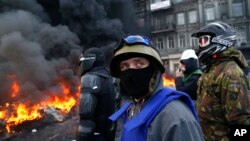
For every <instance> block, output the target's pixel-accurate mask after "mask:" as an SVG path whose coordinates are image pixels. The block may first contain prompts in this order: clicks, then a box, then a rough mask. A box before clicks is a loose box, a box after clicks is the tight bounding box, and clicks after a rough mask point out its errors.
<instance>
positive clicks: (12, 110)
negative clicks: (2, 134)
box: [0, 76, 80, 133]
mask: <svg viewBox="0 0 250 141" xmlns="http://www.w3.org/2000/svg"><path fill="white" fill-rule="evenodd" d="M10 78H14V77H13V76H11V77H10ZM58 85H59V87H60V89H61V90H60V91H58V92H57V93H60V94H57V93H55V94H50V95H51V96H50V97H49V98H48V99H46V100H44V101H40V102H39V103H37V104H32V103H31V102H30V101H23V102H16V103H15V102H12V103H8V102H7V103H5V104H3V105H0V120H2V121H4V123H5V128H6V131H7V132H8V133H9V132H11V131H12V130H11V128H12V127H14V126H16V125H18V124H21V123H23V122H25V121H32V120H38V119H41V118H42V117H43V113H44V112H45V110H46V109H48V108H50V107H53V108H54V109H57V112H59V113H60V114H66V113H69V112H70V110H71V109H72V107H73V106H74V105H76V103H77V100H76V99H78V97H79V95H80V89H79V88H78V90H77V91H76V92H72V91H71V89H70V86H68V85H67V84H66V83H64V82H59V83H58ZM19 94H20V85H19V83H18V82H17V81H16V80H14V81H13V83H12V85H11V94H10V97H11V98H13V99H14V98H15V97H17V96H18V95H19ZM57 95H58V96H57ZM59 95H60V97H59ZM13 132H14V131H13Z"/></svg>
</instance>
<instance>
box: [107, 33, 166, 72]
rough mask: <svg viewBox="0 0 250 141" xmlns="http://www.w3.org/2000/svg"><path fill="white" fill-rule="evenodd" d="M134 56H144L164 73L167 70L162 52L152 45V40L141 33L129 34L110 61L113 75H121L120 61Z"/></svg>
mask: <svg viewBox="0 0 250 141" xmlns="http://www.w3.org/2000/svg"><path fill="white" fill-rule="evenodd" d="M132 57H144V58H146V59H148V60H149V61H151V63H153V64H156V65H157V66H158V67H159V69H160V71H161V72H162V73H164V71H165V68H164V65H163V62H162V60H161V57H160V54H159V52H158V51H157V50H156V49H155V48H153V47H152V43H151V40H150V39H149V38H147V37H145V36H141V35H129V36H126V37H124V38H122V40H121V41H120V43H118V45H117V47H116V49H115V50H114V57H113V59H112V60H111V63H110V73H111V75H112V76H114V77H120V62H121V61H122V60H126V59H129V58H132Z"/></svg>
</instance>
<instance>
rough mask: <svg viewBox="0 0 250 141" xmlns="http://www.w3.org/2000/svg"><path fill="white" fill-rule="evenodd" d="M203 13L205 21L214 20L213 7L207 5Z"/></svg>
mask: <svg viewBox="0 0 250 141" xmlns="http://www.w3.org/2000/svg"><path fill="white" fill-rule="evenodd" d="M205 13H206V20H207V21H211V20H215V16H214V14H215V13H214V7H208V8H206V9H205Z"/></svg>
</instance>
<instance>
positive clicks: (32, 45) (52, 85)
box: [0, 11, 81, 104]
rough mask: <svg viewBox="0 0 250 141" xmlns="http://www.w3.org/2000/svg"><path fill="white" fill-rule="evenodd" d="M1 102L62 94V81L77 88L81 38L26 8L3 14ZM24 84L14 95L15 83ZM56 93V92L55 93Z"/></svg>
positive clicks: (0, 78)
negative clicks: (14, 95) (77, 60)
mask: <svg viewBox="0 0 250 141" xmlns="http://www.w3.org/2000/svg"><path fill="white" fill-rule="evenodd" d="M0 21H1V22H0V56H1V58H0V82H1V86H0V94H1V97H2V98H1V99H0V104H4V103H6V102H10V103H12V102H15V103H16V102H21V101H19V100H29V101H34V102H37V101H41V100H43V99H46V98H48V97H47V96H51V95H52V94H62V92H61V93H58V91H59V92H60V91H62V88H61V87H60V85H59V82H61V81H64V82H65V83H66V84H67V85H69V86H70V87H71V88H72V91H76V90H77V85H78V83H79V82H78V77H77V74H76V71H75V70H74V68H76V67H74V66H75V65H77V63H75V62H74V60H75V59H74V58H75V57H78V56H79V54H80V52H81V48H80V46H78V44H79V42H80V40H79V39H78V37H77V36H76V34H74V33H72V32H71V31H70V30H69V29H68V27H67V26H61V25H58V26H56V27H52V26H50V25H49V24H47V23H42V22H41V21H40V20H39V19H38V18H37V17H36V16H34V15H33V14H31V13H29V12H26V11H11V12H6V13H2V14H0ZM15 81H16V82H17V84H18V85H19V86H20V92H19V94H18V95H17V96H16V97H14V98H13V97H11V93H13V89H12V85H13V83H14V82H15ZM55 92H56V93H55Z"/></svg>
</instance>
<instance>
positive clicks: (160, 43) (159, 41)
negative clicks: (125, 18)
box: [156, 37, 163, 50]
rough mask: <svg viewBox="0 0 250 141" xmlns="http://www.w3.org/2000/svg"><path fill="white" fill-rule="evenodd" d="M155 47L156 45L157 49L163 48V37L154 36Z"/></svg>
mask: <svg viewBox="0 0 250 141" xmlns="http://www.w3.org/2000/svg"><path fill="white" fill-rule="evenodd" d="M156 47H157V49H160V50H162V49H163V38H162V37H159V38H156Z"/></svg>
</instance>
